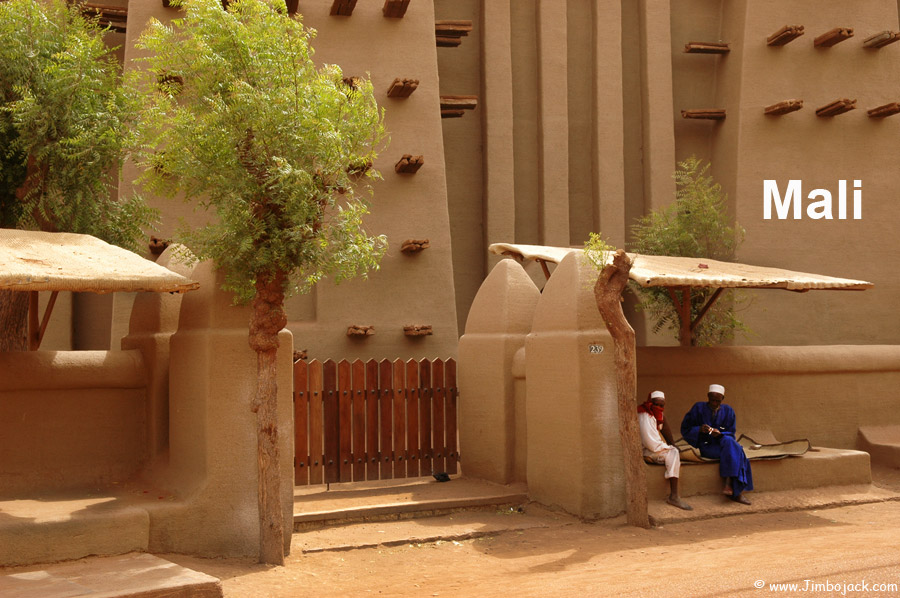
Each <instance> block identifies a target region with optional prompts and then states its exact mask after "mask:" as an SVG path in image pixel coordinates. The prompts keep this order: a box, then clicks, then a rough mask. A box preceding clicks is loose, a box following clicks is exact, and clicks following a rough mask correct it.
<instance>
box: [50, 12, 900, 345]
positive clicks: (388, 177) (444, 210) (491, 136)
mask: <svg viewBox="0 0 900 598" xmlns="http://www.w3.org/2000/svg"><path fill="white" fill-rule="evenodd" d="M120 3H124V2H120ZM383 4H384V3H383V2H381V1H380V0H379V1H375V0H360V1H359V2H358V4H357V5H356V6H355V8H354V10H353V12H352V14H351V15H350V16H332V15H330V14H329V13H330V9H331V5H332V1H331V0H299V3H298V12H299V13H300V14H301V15H302V19H303V21H304V23H305V24H306V25H308V26H309V27H312V28H314V29H315V30H316V31H317V32H318V33H317V37H316V39H315V40H314V47H315V50H316V59H317V60H319V61H321V62H323V63H324V62H329V63H337V64H339V65H340V66H341V67H342V68H343V70H344V73H345V74H346V75H363V76H365V75H368V76H370V77H371V78H372V80H373V82H374V84H375V89H376V95H377V98H378V100H379V102H380V104H381V106H382V107H383V108H384V110H385V125H386V128H387V130H388V132H389V134H390V144H389V145H388V146H387V147H386V148H385V149H384V150H383V151H382V153H381V155H380V158H379V159H378V161H377V162H376V164H375V167H376V168H377V169H378V170H379V171H380V172H381V173H382V174H383V175H384V180H382V181H379V182H377V183H376V185H375V195H374V198H373V208H372V214H371V216H370V217H369V219H368V221H367V226H368V227H369V230H371V231H372V232H375V233H383V234H385V235H387V237H388V240H389V243H390V249H389V251H388V254H387V255H386V257H385V259H384V260H383V262H382V266H381V270H380V271H378V272H375V273H373V274H372V275H371V277H370V278H369V279H368V280H366V281H362V280H357V281H351V282H349V283H345V284H343V285H341V286H340V287H335V286H334V285H332V284H331V283H328V282H325V283H323V284H320V285H319V286H318V287H317V289H316V290H315V291H314V292H313V293H311V294H310V295H308V296H302V297H296V298H294V299H292V300H291V301H290V303H289V314H290V324H289V328H290V330H291V331H292V332H293V333H294V334H295V338H296V339H297V349H306V350H307V351H308V354H309V355H310V356H311V357H312V356H314V357H321V358H329V357H339V358H343V357H346V358H348V359H355V358H363V359H365V358H371V357H374V358H382V357H385V356H390V357H394V356H396V357H400V358H417V359H418V358H423V357H438V356H444V357H445V356H452V355H454V354H455V352H456V343H457V339H458V337H459V335H460V334H461V333H462V330H463V329H464V327H465V322H466V317H467V315H468V312H469V308H470V306H471V304H472V301H473V299H474V297H475V294H476V292H477V290H478V288H479V286H480V285H481V283H482V281H483V280H484V279H485V277H486V276H487V274H488V272H489V271H490V268H491V267H492V266H493V265H494V264H495V263H496V261H497V259H498V258H497V257H496V256H491V255H489V253H488V251H487V247H488V246H489V245H490V244H491V243H496V242H507V243H524V244H537V245H559V246H581V245H582V244H583V243H584V241H585V240H586V239H587V237H588V234H589V233H590V232H592V231H601V232H602V233H603V235H604V237H605V238H607V239H608V240H609V241H610V242H611V243H612V244H614V245H616V246H623V245H625V246H626V247H627V244H628V242H629V240H630V232H629V231H630V227H631V226H632V225H633V224H634V223H635V221H636V219H637V218H638V217H640V216H642V215H644V214H647V213H648V212H649V211H650V210H653V209H659V208H663V207H665V206H667V205H669V204H670V203H671V202H672V201H673V198H674V193H675V184H674V181H673V179H672V174H673V172H674V169H675V165H676V163H677V162H678V161H680V160H683V159H685V158H687V157H689V156H692V155H695V156H697V157H699V158H701V159H703V160H706V161H709V162H710V163H711V165H712V167H711V174H712V175H713V176H714V177H715V179H716V181H717V182H719V183H720V184H721V185H722V186H723V188H724V190H725V191H726V192H727V194H728V197H729V209H730V212H731V214H730V215H731V216H732V217H734V218H735V219H736V221H737V222H739V223H740V224H741V225H742V226H743V227H744V228H745V229H746V231H747V232H746V239H745V242H744V243H743V245H742V246H741V248H740V250H739V253H738V259H739V261H742V262H746V263H750V264H756V265H762V266H775V267H782V268H787V269H791V270H799V271H810V272H816V273H821V274H827V275H832V276H840V277H847V278H855V279H862V280H868V281H871V282H874V283H875V290H874V291H870V292H867V293H850V294H845V293H838V294H832V293H817V294H813V295H812V296H802V297H801V296H799V295H797V294H794V293H758V292H752V291H751V292H750V296H751V298H752V304H751V306H750V307H749V308H748V309H747V310H745V311H744V312H742V313H741V316H742V318H743V319H744V321H745V322H746V324H747V325H748V326H749V328H750V329H751V330H752V331H753V333H752V334H751V335H750V336H748V337H745V338H741V339H738V340H737V341H736V343H738V344H751V345H754V344H755V345H817V344H834V343H851V344H865V343H882V344H894V343H897V342H898V340H900V326H898V325H897V324H895V320H894V318H892V315H893V310H894V305H895V304H896V303H897V302H898V300H900V281H898V280H897V279H896V277H894V276H893V275H892V271H891V268H885V267H884V266H885V264H888V265H889V264H891V263H893V261H894V260H896V259H897V257H898V252H900V241H898V240H897V239H896V238H894V236H892V235H891V234H890V232H891V230H892V228H893V223H894V218H895V216H894V209H893V203H892V200H893V198H894V197H896V190H895V189H896V180H897V173H898V172H900V153H898V152H897V151H896V139H897V136H898V135H900V116H892V117H886V118H872V117H870V116H869V115H868V113H867V112H868V110H869V109H872V108H876V107H879V106H883V105H886V104H890V103H892V102H896V101H900V83H898V81H900V76H898V75H900V44H890V45H886V46H884V47H882V48H880V49H871V48H866V47H865V46H864V40H866V39H867V38H869V37H870V36H872V35H875V34H877V33H879V32H882V31H885V30H897V29H900V18H898V3H897V2H896V1H894V0H872V1H871V2H866V3H862V4H860V3H846V2H839V1H837V0H826V1H814V0H799V1H795V2H778V1H776V0H756V1H753V2H751V1H749V0H743V1H738V2H733V1H728V2H725V1H723V0H713V1H711V2H710V1H708V0H686V1H684V2H678V3H674V2H671V0H653V1H651V0H639V1H621V0H579V1H574V0H572V1H568V2H559V1H552V2H551V1H541V0H516V1H515V2H513V1H512V0H491V1H488V0H453V1H451V0H412V1H411V2H410V4H409V6H408V9H407V10H406V13H405V14H404V16H403V17H402V18H387V17H385V16H383V12H382V7H383ZM127 5H128V26H127V30H126V32H125V33H122V34H114V35H113V36H112V38H111V42H112V43H116V44H120V45H121V46H122V49H121V50H120V54H121V56H122V60H123V65H124V68H126V69H127V68H134V66H135V63H134V62H133V59H134V58H135V57H137V53H136V51H135V49H134V42H135V40H136V38H137V37H138V36H139V34H140V32H141V31H142V30H143V28H144V26H145V25H146V23H147V20H148V19H149V18H151V17H152V18H157V19H159V20H161V21H164V22H167V21H170V20H171V19H173V18H176V17H177V16H178V14H179V11H178V10H177V9H175V8H166V7H163V6H162V3H161V2H158V1H155V0H132V1H131V2H128V3H127ZM447 20H456V21H471V31H470V32H469V33H468V34H467V35H465V36H464V37H461V38H459V39H460V41H461V43H459V44H458V45H456V46H445V47H436V44H435V25H434V23H435V21H447ZM785 25H792V26H802V27H803V30H804V34H803V35H802V36H800V37H797V38H796V39H794V40H792V41H790V42H789V43H786V44H784V45H782V46H771V45H768V44H767V39H768V38H769V37H770V36H772V35H773V34H774V33H775V32H777V31H778V30H779V29H781V28H782V27H784V26H785ZM834 28H844V29H852V30H853V36H852V37H850V38H849V39H847V40H845V41H842V42H840V43H837V44H834V45H832V46H830V47H816V46H815V45H814V40H815V38H816V37H818V36H820V35H822V34H824V33H826V32H828V31H829V30H832V29H834ZM689 42H715V43H727V44H728V49H729V51H728V52H727V53H724V54H716V53H711V54H710V53H691V52H686V51H685V46H686V44H688V43H689ZM395 78H401V79H402V78H411V79H418V80H419V86H418V88H417V89H416V90H415V92H414V93H413V94H412V95H410V96H409V97H407V98H393V97H388V96H387V91H388V89H389V87H390V85H391V82H392V81H393V80H394V79H395ZM447 95H472V96H477V98H478V100H477V108H476V109H475V110H474V111H466V112H465V116H463V117H462V118H445V119H442V118H441V111H440V108H439V106H440V97H441V96H447ZM844 98H846V99H852V100H856V109H854V110H851V111H849V112H846V113H844V114H839V115H836V116H832V117H819V116H816V109H817V108H819V107H822V106H825V105H827V104H829V103H830V102H833V101H835V100H838V99H844ZM786 100H802V102H803V107H802V109H800V110H798V111H795V112H791V113H789V114H784V115H781V116H771V115H766V114H765V108H766V107H767V106H771V105H773V104H777V103H778V102H783V101H786ZM698 109H701V110H703V109H716V110H722V111H724V114H725V117H724V119H721V120H704V119H686V118H683V117H682V111H683V110H698ZM404 154H411V155H421V156H423V159H424V162H425V164H424V166H423V167H422V168H421V169H420V170H419V171H418V172H417V173H416V174H414V175H409V174H397V173H396V172H394V165H395V163H396V162H397V161H398V160H399V159H400V157H401V156H402V155H404ZM137 174H138V172H136V170H135V168H134V167H133V166H127V167H126V168H125V170H124V172H123V174H122V177H121V182H120V194H126V193H130V192H131V191H132V186H131V184H132V181H133V180H134V179H135V177H136V176H137ZM766 181H771V183H770V185H774V187H775V188H777V190H778V192H779V193H780V194H781V195H786V194H787V189H788V185H789V184H790V182H791V181H799V182H800V184H799V189H798V191H799V192H798V194H797V196H796V198H795V200H794V203H795V204H796V203H800V204H801V206H802V210H801V213H800V216H801V217H800V218H799V219H796V220H795V219H794V218H793V209H791V214H790V217H788V218H787V219H780V218H778V217H777V216H775V215H773V217H772V218H770V219H766V218H765V217H764V216H765V204H766V201H765V194H764V189H765V185H766ZM842 181H843V183H842ZM842 184H843V185H845V186H846V189H847V198H848V200H847V201H848V205H849V210H848V214H847V218H846V219H841V218H839V213H838V201H839V195H840V187H841V185H842ZM854 189H856V190H857V191H858V193H859V201H858V202H857V204H858V205H859V206H860V216H861V218H860V219H854V218H853V192H854ZM815 190H825V191H827V192H829V193H830V194H831V196H832V204H833V210H832V216H833V218H832V219H827V218H822V219H813V218H811V217H810V216H809V214H808V208H809V205H810V204H811V203H813V201H814V199H810V198H808V195H809V194H810V193H812V192H814V191H815ZM150 200H151V202H152V203H153V204H154V205H155V206H157V207H159V208H160V209H161V210H162V213H163V220H162V222H161V224H160V228H159V230H158V231H157V232H156V233H155V234H156V235H157V236H159V237H163V238H170V237H171V236H172V235H173V234H174V232H175V229H176V227H177V224H178V222H179V220H180V219H182V218H183V219H185V220H186V221H187V222H188V223H193V224H198V223H200V222H202V221H203V219H204V218H205V217H206V216H205V215H203V214H199V213H196V212H194V210H193V208H192V207H191V206H190V205H189V204H184V203H181V202H180V201H171V200H163V199H160V198H150ZM773 211H774V210H773ZM409 239H428V240H429V245H430V246H429V248H428V249H425V250H424V251H421V252H419V253H414V254H409V253H403V252H401V251H400V248H401V246H402V245H403V243H404V241H406V240H409ZM148 255H149V253H148ZM528 272H529V274H530V275H531V276H532V278H533V279H534V280H535V282H536V283H538V285H539V286H542V285H543V275H542V274H541V272H540V269H539V268H537V267H536V266H534V265H532V266H531V267H530V268H528ZM130 301H131V299H130V298H128V297H118V296H117V297H115V298H91V297H87V298H84V297H78V298H75V299H71V298H63V299H61V304H62V306H63V310H64V311H66V310H68V312H69V313H72V314H73V317H74V319H75V325H74V330H71V329H70V328H71V327H70V326H69V324H68V321H67V320H65V319H62V318H61V319H60V320H59V322H57V321H54V322H53V323H51V327H50V330H49V331H48V340H47V342H48V343H49V345H48V346H50V347H59V348H79V349H106V348H113V349H115V348H117V347H118V344H119V338H121V336H123V335H124V334H125V333H126V332H127V322H128V314H129V312H130ZM823 314H824V316H823ZM629 317H630V318H631V319H632V321H633V322H634V323H635V326H636V328H637V332H638V342H639V344H642V345H668V344H675V340H674V338H671V337H670V336H669V335H668V334H666V335H653V334H651V333H649V332H648V331H646V330H645V329H644V328H645V327H644V326H643V325H642V316H641V314H640V313H630V314H629ZM79 322H81V323H85V322H90V323H91V325H84V324H79ZM785 322H790V325H789V326H785V325H784V323H785ZM98 323H99V324H98ZM351 325H361V326H373V327H374V329H375V334H374V335H372V336H369V337H366V338H365V339H364V340H360V339H352V338H348V337H347V335H346V332H347V328H348V327H349V326H351ZM408 325H430V326H431V327H432V331H433V334H432V335H430V336H425V337H413V338H411V337H408V336H406V335H405V334H404V326H408Z"/></svg>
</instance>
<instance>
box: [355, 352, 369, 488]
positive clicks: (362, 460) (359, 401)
mask: <svg viewBox="0 0 900 598" xmlns="http://www.w3.org/2000/svg"><path fill="white" fill-rule="evenodd" d="M351 373H352V379H353V382H352V384H351V392H352V399H353V401H352V402H353V443H352V451H351V455H352V459H353V481H355V482H361V481H362V480H365V479H366V365H365V364H364V363H363V362H362V361H360V360H359V359H357V360H356V361H354V362H353V365H352V367H351Z"/></svg>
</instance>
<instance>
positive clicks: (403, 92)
mask: <svg viewBox="0 0 900 598" xmlns="http://www.w3.org/2000/svg"><path fill="white" fill-rule="evenodd" d="M418 87H419V80H418V79H401V78H400V77H397V78H396V79H394V81H393V83H391V86H390V87H389V88H388V91H387V95H388V97H389V98H408V97H409V96H410V95H412V92H414V91H415V90H416V89H417V88H418Z"/></svg>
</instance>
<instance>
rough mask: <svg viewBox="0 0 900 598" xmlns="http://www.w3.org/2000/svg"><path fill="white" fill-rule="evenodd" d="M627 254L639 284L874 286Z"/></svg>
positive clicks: (495, 249) (539, 252)
mask: <svg viewBox="0 0 900 598" xmlns="http://www.w3.org/2000/svg"><path fill="white" fill-rule="evenodd" d="M488 249H489V250H490V251H491V253H495V254H498V255H510V256H513V257H516V258H519V259H523V260H533V261H538V262H551V263H556V264H558V263H559V262H560V261H562V259H563V258H564V257H565V256H566V255H568V254H569V253H573V252H578V253H581V252H582V250H581V249H576V248H573V247H546V246H542V245H518V244H512V243H494V244H493V245H491V246H490V247H489V248H488ZM628 255H629V257H630V258H631V259H632V264H633V265H632V267H631V271H630V272H629V277H630V278H631V280H633V281H635V282H636V283H637V284H639V285H641V286H642V287H708V288H717V289H721V288H745V289H786V290H789V291H801V292H802V291H808V290H812V289H831V290H848V291H859V290H865V289H870V288H872V287H873V286H874V285H873V284H872V283H871V282H866V281H864V280H852V279H848V278H834V277H832V276H822V275H820V274H808V273H806V272H794V271H792V270H782V269H781V268H769V267H765V266H751V265H748V264H738V263H734V262H720V261H717V260H710V259H706V258H693V257H669V256H661V255H642V254H637V253H630V254H628Z"/></svg>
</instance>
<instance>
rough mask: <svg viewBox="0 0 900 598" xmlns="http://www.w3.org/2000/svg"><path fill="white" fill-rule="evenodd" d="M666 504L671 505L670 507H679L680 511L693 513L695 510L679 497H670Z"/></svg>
mask: <svg viewBox="0 0 900 598" xmlns="http://www.w3.org/2000/svg"><path fill="white" fill-rule="evenodd" d="M666 502H667V503H669V504H670V505H672V506H673V507H678V508H679V509H684V510H685V511H693V510H694V507H692V506H691V505H689V504H687V503H686V502H684V501H683V500H681V498H679V497H673V496H670V497H669V498H668V499H667V500H666Z"/></svg>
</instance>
